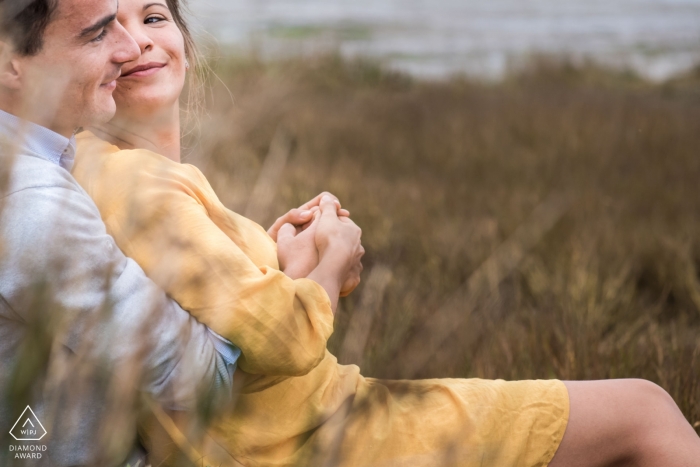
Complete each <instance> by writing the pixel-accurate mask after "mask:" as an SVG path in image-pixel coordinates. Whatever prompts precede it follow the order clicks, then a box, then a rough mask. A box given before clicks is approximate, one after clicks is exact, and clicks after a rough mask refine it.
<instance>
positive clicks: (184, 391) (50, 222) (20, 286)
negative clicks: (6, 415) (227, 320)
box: [0, 184, 231, 465]
mask: <svg viewBox="0 0 700 467" xmlns="http://www.w3.org/2000/svg"><path fill="white" fill-rule="evenodd" d="M1 213H2V214H1V222H0V238H1V239H2V244H3V253H2V259H1V260H0V295H2V297H4V299H5V302H6V304H7V306H8V307H10V308H11V309H12V311H13V312H14V314H15V315H16V317H17V319H18V320H21V321H22V323H23V324H24V325H25V326H26V327H27V328H31V327H32V326H36V325H39V324H41V322H44V323H46V322H48V323H50V326H49V334H50V336H51V338H52V339H53V340H54V346H55V345H56V344H58V345H59V346H60V347H63V348H64V349H65V351H64V352H63V353H64V354H65V355H67V358H64V360H66V361H68V362H70V363H71V364H75V363H76V362H83V363H85V362H87V363H88V364H90V365H96V366H97V367H98V368H97V369H98V370H99V373H100V374H107V375H110V376H109V378H110V379H109V383H108V385H107V386H106V387H104V389H105V392H104V394H91V395H90V397H88V398H87V399H86V402H85V403H84V404H83V405H86V404H87V405H90V407H83V409H85V410H82V409H81V410H79V411H78V412H80V413H81V414H83V416H84V417H88V418H89V417H93V418H94V420H81V421H80V422H81V425H80V429H79V430H78V432H79V434H80V433H82V436H86V435H87V436H89V437H91V439H92V437H94V436H96V433H97V432H99V422H100V421H104V420H102V419H103V418H104V417H105V416H106V415H107V414H108V412H107V408H106V407H108V406H109V404H110V403H111V402H114V401H111V400H108V399H109V398H110V397H111V398H114V397H116V398H117V399H119V397H121V396H124V394H127V395H128V394H131V393H132V392H134V393H136V396H137V395H138V393H137V392H136V390H139V391H140V392H142V393H146V394H147V395H148V396H150V397H152V398H154V399H155V400H156V401H158V402H160V403H161V404H162V405H163V406H164V407H166V408H173V409H193V408H195V407H196V406H197V400H198V398H200V397H201V398H211V396H212V393H214V394H215V395H217V397H218V396H221V397H222V398H225V397H227V396H228V395H229V394H230V388H231V374H230V373H231V372H230V371H226V366H227V365H226V362H225V361H224V359H223V357H222V355H221V354H219V352H217V351H216V348H215V341H216V337H215V336H214V335H213V334H211V333H210V332H209V331H208V329H207V328H206V327H205V326H204V325H202V324H200V323H198V322H197V321H196V320H194V319H193V318H192V317H191V316H190V315H189V314H188V313H187V312H185V311H183V310H182V309H181V308H180V307H179V306H178V305H177V304H176V303H175V302H173V301H172V300H170V299H168V298H167V297H166V296H165V294H164V293H163V292H162V291H161V290H160V289H158V288H157V287H156V286H155V285H154V284H153V283H152V282H151V281H150V280H149V279H148V278H147V277H146V276H145V275H144V273H143V271H142V270H141V269H140V267H139V266H138V265H137V264H136V263H135V262H133V261H131V260H129V259H127V258H125V257H124V255H123V254H122V253H121V251H120V250H119V249H118V248H117V246H116V245H115V243H114V241H113V239H112V238H111V237H110V236H109V235H107V234H106V231H105V227H104V224H103V222H102V220H101V219H100V216H99V212H98V211H97V208H96V207H95V206H94V204H93V203H92V201H91V200H90V198H89V197H88V196H87V195H86V194H85V193H84V192H82V190H79V189H77V188H76V189H72V188H71V186H70V184H68V185H63V186H60V184H59V186H54V187H34V188H28V189H24V190H20V191H17V192H15V193H13V194H11V195H9V196H7V197H5V198H4V200H3V201H2V211H1ZM38 305H39V306H38ZM27 336H28V337H27V339H24V343H25V346H26V342H27V340H28V339H29V338H30V337H31V332H28V333H27ZM18 344H19V345H20V346H21V345H22V344H23V343H22V342H19V343H18ZM0 346H2V344H1V343H0ZM3 350H4V351H7V350H8V349H3ZM9 350H12V349H9ZM18 351H19V348H18ZM5 353H6V352H5ZM51 358H52V362H51V366H49V368H48V372H49V373H54V374H60V373H61V372H60V371H59V370H55V368H53V366H55V365H54V363H55V359H54V357H53V356H52V357H51ZM73 368H83V367H82V366H81V367H78V366H74V367H73ZM54 370H55V371H54ZM65 376H66V377H70V378H77V375H76V374H70V375H65ZM98 387H103V386H98ZM73 389H75V388H73ZM120 391H121V392H120ZM93 392H94V391H93ZM136 396H134V397H136ZM127 399H128V397H127ZM200 400H201V399H200ZM117 402H119V401H117ZM122 402H123V401H122ZM60 410H61V409H59V412H60ZM59 423H60V420H59ZM47 430H49V428H48V427H47ZM52 434H53V435H55V436H59V438H60V437H64V438H65V436H69V435H65V436H64V435H63V433H62V432H61V430H60V429H56V430H54V433H52ZM75 436H76V437H77V436H78V434H76V435H75ZM71 439H73V438H71ZM63 444H64V445H65V449H66V450H68V449H70V450H72V451H74V452H73V453H72V454H71V453H66V454H65V455H66V457H67V458H68V457H70V456H72V458H71V462H73V461H75V460H76V456H82V457H81V459H78V460H84V461H86V462H87V464H90V462H88V461H89V460H90V459H91V457H90V456H91V455H93V454H92V452H93V450H94V448H92V449H91V448H86V451H85V452H84V453H83V454H79V453H78V452H75V451H76V447H75V445H73V446H70V444H71V443H70V442H64V443H63ZM84 444H85V443H81V445H84ZM61 449H62V447H61V446H60V445H55V448H54V454H56V453H55V451H59V450H61ZM77 451H80V450H79V449H78V450H77ZM66 462H68V460H66ZM57 465H60V462H57ZM67 465H68V464H67Z"/></svg>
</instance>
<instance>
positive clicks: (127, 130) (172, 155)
mask: <svg viewBox="0 0 700 467" xmlns="http://www.w3.org/2000/svg"><path fill="white" fill-rule="evenodd" d="M88 129H89V130H90V131H92V132H93V133H95V135H96V136H98V137H99V138H101V139H103V140H105V141H108V142H110V143H112V144H114V145H115V146H117V147H119V148H120V149H148V150H149V151H153V152H156V153H158V154H161V155H163V156H165V157H167V158H168V159H171V160H173V161H175V162H180V149H181V146H180V109H179V107H178V106H174V107H172V108H169V109H167V110H165V111H163V112H161V113H159V114H158V115H149V116H147V117H145V118H143V117H140V116H139V117H133V116H129V117H126V116H124V115H120V114H119V113H117V116H116V117H115V118H114V119H113V120H112V121H110V122H109V123H107V124H104V125H96V126H91V127H90V128H88Z"/></svg>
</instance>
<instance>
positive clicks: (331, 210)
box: [320, 195, 338, 219]
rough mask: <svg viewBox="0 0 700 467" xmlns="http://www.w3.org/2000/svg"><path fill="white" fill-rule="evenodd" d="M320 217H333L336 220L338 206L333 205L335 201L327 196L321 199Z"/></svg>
mask: <svg viewBox="0 0 700 467" xmlns="http://www.w3.org/2000/svg"><path fill="white" fill-rule="evenodd" d="M320 208H321V217H334V218H336V219H337V218H338V206H337V205H336V204H335V199H333V198H332V197H330V196H328V195H324V196H323V198H321V204H320Z"/></svg>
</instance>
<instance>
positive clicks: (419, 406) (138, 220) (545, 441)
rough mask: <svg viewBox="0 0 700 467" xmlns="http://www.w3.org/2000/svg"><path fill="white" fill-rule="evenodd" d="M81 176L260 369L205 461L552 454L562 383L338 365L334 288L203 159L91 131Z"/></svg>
mask: <svg viewBox="0 0 700 467" xmlns="http://www.w3.org/2000/svg"><path fill="white" fill-rule="evenodd" d="M73 175H74V176H75V178H76V179H77V180H78V182H79V183H80V184H81V185H82V186H83V188H84V189H85V190H86V191H87V192H88V193H89V194H90V196H91V197H92V198H93V199H94V201H95V203H96V204H97V206H98V208H99V210H100V212H101V215H102V218H103V220H104V222H105V224H106V225H107V228H108V231H109V232H110V234H111V235H112V236H113V237H114V238H115V240H116V241H117V244H118V245H119V247H120V248H121V249H122V250H123V251H124V253H125V254H126V255H127V256H129V257H131V258H133V259H134V260H135V261H137V262H138V263H139V264H140V265H141V267H142V268H143V269H144V271H145V272H146V274H148V275H149V277H151V278H152V279H153V280H154V281H155V282H157V283H158V284H159V285H160V286H161V287H162V288H163V289H165V290H166V291H167V292H168V294H169V295H170V296H172V297H173V298H174V299H175V300H176V301H177V302H178V303H179V304H180V305H181V306H182V307H183V308H184V309H186V310H187V311H189V312H190V313H191V314H192V315H193V316H194V317H195V318H197V319H198V320H199V321H200V322H202V323H205V324H206V325H207V326H209V327H210V328H211V329H213V330H214V331H216V332H217V333H219V334H221V335H222V336H224V337H226V338H227V339H229V340H230V341H231V342H233V343H235V344H236V345H237V346H238V347H240V348H241V350H242V355H243V356H242V358H241V360H240V361H239V368H242V369H243V370H244V371H245V372H247V373H250V374H255V375H263V376H261V377H260V378H257V379H252V380H251V383H250V384H247V385H245V386H244V387H243V388H241V389H240V391H239V393H237V394H236V395H235V401H236V402H235V404H233V405H232V407H231V408H230V409H227V411H226V412H225V413H223V414H221V416H220V417H218V418H217V419H216V420H215V422H214V424H213V425H212V426H211V427H210V428H209V429H208V432H207V435H208V436H209V437H210V441H209V444H210V447H207V446H197V449H199V452H201V454H202V455H203V456H208V457H206V459H207V462H205V463H204V464H203V465H207V464H210V465H245V466H292V465H299V466H308V465H312V466H315V465H333V466H344V467H345V466H347V467H362V466H411V467H422V466H425V467H428V466H430V467H433V466H440V465H454V466H465V467H471V466H498V467H508V466H520V467H526V466H527V467H532V466H546V465H548V464H549V462H550V460H551V459H552V457H553V456H554V454H555V452H556V450H557V448H558V446H559V444H560V442H561V439H562V437H563V435H564V431H565V429H566V425H567V421H568V417H569V400H568V394H567V390H566V387H565V386H564V385H563V383H562V382H561V381H556V380H555V381H516V382H506V381H500V380H497V381H487V380H480V379H433V380H421V381H383V380H377V379H373V378H365V377H363V376H362V375H360V371H359V368H358V367H357V366H354V365H347V366H346V365H339V364H338V362H337V360H336V358H335V357H334V356H333V355H331V354H330V353H329V352H328V351H327V350H326V341H327V340H328V338H329V336H330V335H331V333H332V331H333V314H332V311H331V306H330V300H329V298H328V296H327V294H326V292H325V290H324V289H323V288H321V287H320V286H319V285H318V284H316V283H315V282H313V281H311V280H308V279H299V280H292V279H290V278H289V277H287V276H286V275H284V273H282V272H280V271H279V265H278V262H277V249H276V244H275V243H274V241H273V240H272V239H271V238H270V237H269V236H268V235H267V233H266V232H265V230H264V229H263V228H262V227H260V226H259V225H257V224H255V223H254V222H252V221H250V220H248V219H246V218H244V217H242V216H240V215H238V214H236V213H234V212H232V211H230V210H228V209H226V208H225V207H224V206H223V205H222V204H221V202H220V201H219V200H218V198H217V196H216V194H215V193H214V191H213V190H212V188H211V186H210V185H209V183H208V182H207V180H206V178H205V177H204V176H203V175H202V173H201V172H200V171H199V170H198V169H197V168H195V167H194V166H191V165H187V164H178V163H175V162H173V161H171V160H169V159H167V158H165V157H163V156H160V155H158V154H155V153H153V152H150V151H147V150H140V149H139V150H129V151H127V150H124V151H122V150H119V148H117V147H116V146H112V145H110V144H108V143H106V142H104V141H102V140H100V139H99V138H97V137H95V136H94V135H92V134H90V133H88V132H85V133H82V134H80V135H79V137H78V154H77V157H76V163H75V166H74V169H73ZM211 446H214V447H215V448H216V449H218V451H219V452H218V454H217V453H214V451H215V450H216V449H214V448H212V447H211ZM222 453H223V454H222ZM210 460H211V462H209V461H210Z"/></svg>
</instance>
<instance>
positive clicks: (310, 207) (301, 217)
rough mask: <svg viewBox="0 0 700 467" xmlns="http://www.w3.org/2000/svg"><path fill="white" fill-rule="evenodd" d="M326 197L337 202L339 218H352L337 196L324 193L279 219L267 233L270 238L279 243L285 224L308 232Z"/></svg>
mask: <svg viewBox="0 0 700 467" xmlns="http://www.w3.org/2000/svg"><path fill="white" fill-rule="evenodd" d="M324 196H330V197H331V198H332V199H334V200H335V204H336V207H337V210H338V211H337V214H338V216H342V217H350V212H348V211H347V210H346V209H342V207H341V205H340V201H338V198H337V197H336V196H334V195H332V194H331V193H328V192H323V193H321V194H320V195H318V196H316V197H315V198H314V199H312V200H311V201H309V202H307V203H304V204H302V205H301V206H299V208H297V209H292V210H291V211H289V212H288V213H287V214H285V215H284V216H282V217H280V218H279V219H277V220H276V221H275V223H274V224H272V227H270V229H269V230H268V231H267V233H268V234H269V235H270V237H272V239H273V240H274V241H277V236H278V235H279V231H280V229H281V228H282V226H283V225H284V224H292V225H293V226H294V227H298V228H301V229H302V230H306V229H307V228H308V227H309V226H310V225H311V222H312V221H313V218H314V214H315V213H316V212H318V211H319V206H320V204H321V199H322V198H323V197H324Z"/></svg>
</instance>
